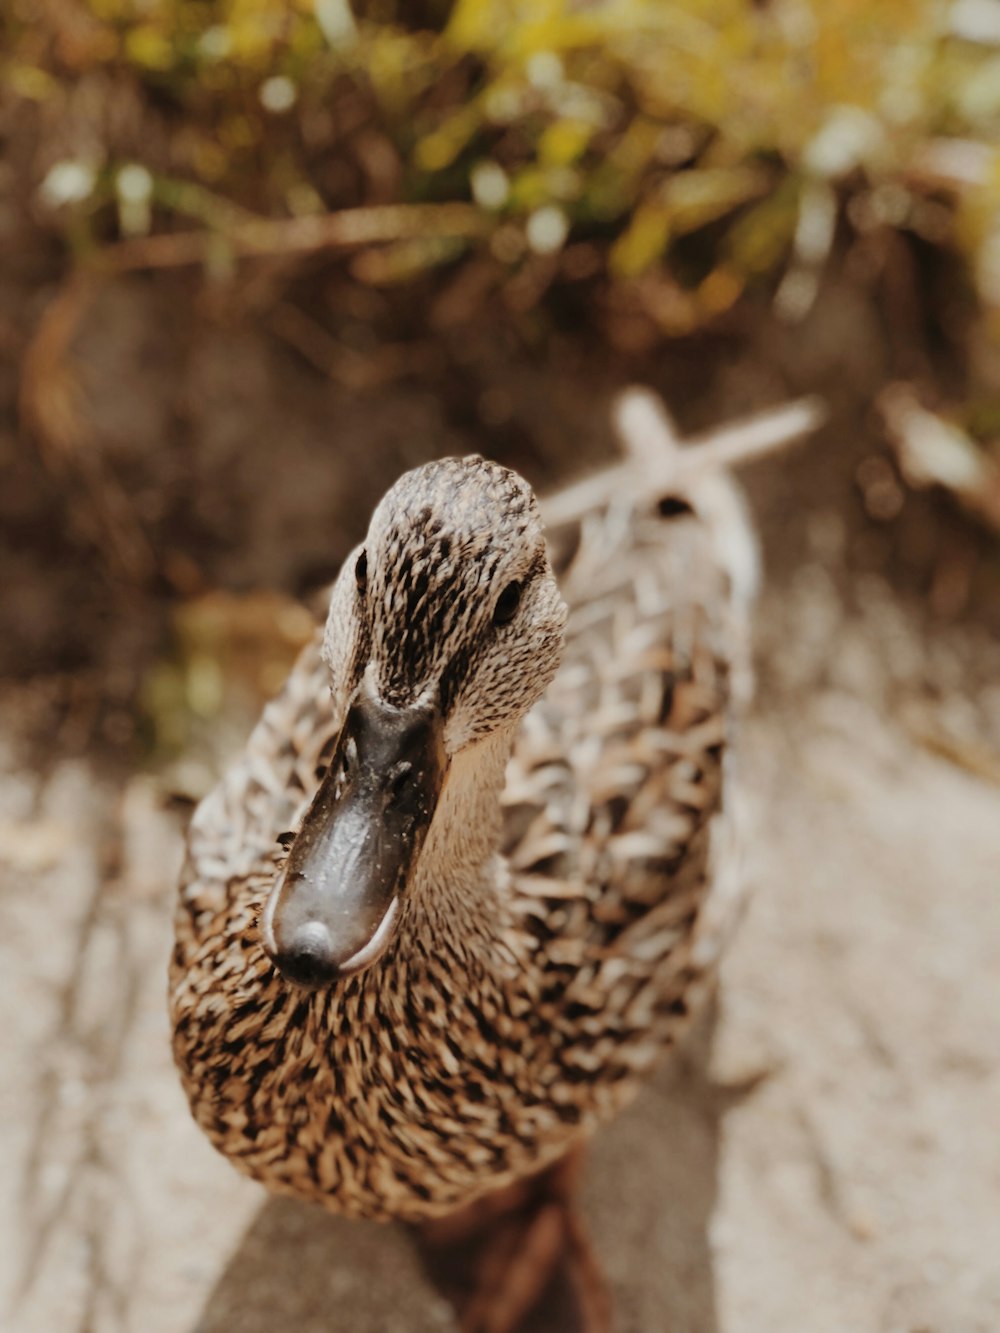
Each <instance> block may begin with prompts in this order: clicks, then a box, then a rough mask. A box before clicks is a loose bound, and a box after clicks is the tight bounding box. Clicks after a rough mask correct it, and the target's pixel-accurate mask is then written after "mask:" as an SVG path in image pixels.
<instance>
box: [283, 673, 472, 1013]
mask: <svg viewBox="0 0 1000 1333" xmlns="http://www.w3.org/2000/svg"><path fill="white" fill-rule="evenodd" d="M446 769H447V760H446V758H445V752H444V744H443V724H442V720H441V717H440V714H439V713H437V712H436V711H434V710H431V709H427V708H409V709H399V708H392V707H390V706H389V705H387V704H383V703H380V702H378V701H376V700H372V699H369V698H361V699H359V700H358V701H357V702H355V703H354V704H353V706H352V707H351V709H350V711H349V712H348V715H347V719H346V721H345V723H344V727H343V730H342V732H341V734H340V738H339V741H338V743H337V749H336V751H335V753H334V755H333V759H332V760H331V763H330V767H329V769H328V770H327V773H326V775H325V776H324V778H323V780H322V782H321V784H320V788H319V791H318V792H317V793H316V796H315V798H314V799H313V802H312V805H310V807H309V809H308V811H307V812H306V815H305V818H304V819H303V821H302V827H301V828H300V829H299V831H298V833H297V834H296V836H295V839H294V841H293V842H292V845H291V847H290V849H289V854H288V861H287V863H286V865H285V868H284V870H283V872H282V874H281V877H280V879H279V881H278V883H277V884H276V885H275V887H274V889H273V891H272V893H271V896H270V898H269V899H268V902H267V905H266V907H265V909H264V914H263V917H262V920H261V930H262V936H263V943H264V948H265V950H266V952H267V953H268V955H269V956H270V957H271V959H272V961H273V962H274V964H275V966H276V967H277V968H278V971H279V972H280V973H281V974H282V976H283V977H285V978H286V980H288V981H292V982H294V983H296V984H297V985H300V986H307V987H317V986H324V985H328V984H330V983H331V982H334V981H336V980H337V979H338V978H340V977H346V976H351V975H352V974H353V973H355V972H361V971H363V970H364V969H365V968H367V967H370V966H371V964H372V963H374V962H375V961H376V959H378V958H379V957H381V955H382V954H383V953H384V952H385V950H386V949H387V948H388V947H389V944H390V943H391V942H392V939H393V937H394V935H395V931H396V927H397V924H398V920H399V910H400V900H401V898H402V895H403V894H404V893H405V890H406V884H407V882H408V880H409V877H410V874H411V871H412V869H413V867H414V865H415V863H416V859H417V857H418V856H419V855H420V849H421V847H422V846H423V842H424V839H425V838H426V836H427V831H428V829H429V828H430V825H431V821H432V819H433V818H434V811H435V809H436V808H437V803H438V798H439V796H440V794H441V788H442V785H443V783H444V776H445V772H446Z"/></svg>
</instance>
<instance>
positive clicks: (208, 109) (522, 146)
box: [2, 0, 1000, 333]
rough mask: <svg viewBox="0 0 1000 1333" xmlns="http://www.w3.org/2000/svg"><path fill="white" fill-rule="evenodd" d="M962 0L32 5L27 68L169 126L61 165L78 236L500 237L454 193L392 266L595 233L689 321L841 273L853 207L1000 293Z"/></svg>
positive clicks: (61, 103)
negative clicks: (361, 218) (954, 2)
mask: <svg viewBox="0 0 1000 1333" xmlns="http://www.w3.org/2000/svg"><path fill="white" fill-rule="evenodd" d="M960 11H961V14H962V15H966V16H967V15H969V14H970V13H972V14H973V16H974V11H975V0H972V3H971V4H970V3H966V4H965V5H964V6H952V7H948V6H943V5H942V4H941V3H939V2H938V0H772V3H768V4H760V3H752V0H605V2H604V3H600V0H597V2H595V3H589V4H581V3H579V0H457V2H456V3H455V4H454V5H453V6H451V8H450V12H448V6H447V5H444V4H441V3H438V4H434V3H425V4H423V5H421V4H413V3H404V2H403V0H399V3H398V4H396V5H393V4H391V3H388V0H386V3H382V4H377V3H369V4H367V5H363V6H360V7H359V11H358V13H357V14H356V15H355V14H354V13H352V11H351V10H350V9H349V8H348V5H347V0H83V3H82V4H78V5H77V6H76V7H74V8H73V10H72V21H70V20H69V19H68V18H67V17H66V12H65V10H64V7H63V6H62V5H60V6H59V7H52V8H51V9H49V8H46V9H44V10H43V11H42V12H43V13H44V14H46V15H48V17H47V18H44V19H39V18H38V17H37V14H36V8H35V3H34V0H20V4H19V5H18V4H16V3H15V5H14V6H13V8H12V11H11V15H10V16H8V17H7V18H6V19H5V20H4V21H3V24H4V27H5V28H6V31H5V32H3V33H2V36H3V38H4V41H3V49H4V50H5V51H6V52H7V53H8V54H7V56H6V59H5V68H4V71H3V72H4V84H5V86H6V89H7V97H8V99H15V100H20V101H23V102H27V103H31V102H34V103H37V104H39V105H41V106H42V107H43V108H45V110H46V112H47V113H48V114H49V115H50V116H54V117H55V118H58V117H59V115H60V113H61V114H63V115H64V116H66V117H69V118H70V119H71V118H72V114H73V108H74V107H75V106H76V105H78V103H79V91H80V88H81V87H82V86H83V85H85V84H88V83H89V84H91V85H93V86H94V87H98V88H99V89H100V90H102V91H101V92H100V96H103V97H104V98H106V99H107V100H108V101H109V102H110V103H113V102H114V101H115V99H122V98H125V97H126V96H128V97H131V98H132V99H133V101H134V103H135V105H136V106H137V107H138V108H139V109H140V110H139V114H140V116H148V118H149V121H150V124H151V125H153V126H154V127H155V132H151V133H150V134H149V135H148V136H144V134H143V133H142V132H141V131H140V130H138V129H136V127H135V126H134V125H133V127H132V128H133V131H134V132H133V133H131V134H129V133H123V132H122V131H121V129H120V128H116V126H115V119H116V118H115V116H114V114H113V113H111V112H109V114H108V115H106V116H105V117H104V123H103V124H102V126H101V133H99V134H97V135H96V136H95V134H94V133H88V134H87V135H86V136H85V137H84V138H83V139H81V142H80V144H79V145H78V146H77V147H76V148H75V149H73V151H72V152H71V153H70V154H68V155H66V156H64V157H63V158H62V159H61V160H60V161H59V162H57V163H54V164H53V168H52V170H50V171H49V174H48V175H47V176H46V177H45V179H44V181H42V182H40V185H41V191H42V200H43V202H44V203H46V204H47V205H48V208H49V217H50V220H51V225H52V226H53V227H56V228H59V229H61V230H62V231H63V233H64V234H65V235H66V236H67V238H70V239H72V242H73V244H74V245H75V246H77V247H78V248H79V247H82V248H84V249H86V248H88V247H91V248H94V247H96V248H97V249H98V251H99V250H100V249H101V247H104V246H107V245H108V244H113V243H114V242H115V241H116V239H118V238H119V237H120V236H121V235H123V234H124V235H126V236H131V237H133V238H134V237H141V236H143V235H144V234H146V233H147V232H153V233H157V232H169V231H171V230H176V229H178V228H181V227H188V228H189V227H191V226H192V225H193V226H195V227H196V228H202V229H207V230H209V231H211V232H212V233H213V235H215V236H216V237H217V238H218V239H219V242H220V243H221V244H223V245H224V244H225V241H226V237H227V235H229V234H230V233H231V232H232V230H233V228H234V227H238V226H239V224H240V220H241V219H244V220H245V219H246V218H247V217H248V216H250V215H254V216H260V215H263V216H267V217H271V218H281V217H289V218H295V217H301V216H304V215H305V216H307V215H310V214H317V215H321V214H324V213H327V212H329V211H333V210H338V209H343V208H346V207H358V206H364V205H372V204H386V203H397V202H406V203H410V204H428V203H439V202H448V201H472V202H473V203H474V204H475V205H476V206H477V207H478V209H479V210H480V212H481V214H482V218H483V225H482V227H481V228H479V229H478V233H477V234H474V235H472V236H470V237H468V238H466V239H465V240H464V241H462V240H460V241H457V242H456V239H455V237H454V236H453V235H447V236H442V235H439V234H437V233H436V223H435V220H434V215H433V214H429V215H428V222H427V226H426V232H425V235H424V236H423V238H422V240H423V241H424V242H426V244H422V243H421V237H419V236H416V237H415V236H414V235H412V234H407V236H406V237H405V238H401V239H400V246H401V247H402V249H401V251H400V255H399V263H398V264H394V263H393V262H390V261H384V260H378V261H375V262H369V263H367V264H362V265H361V266H360V268H359V270H358V271H359V274H360V276H361V278H362V280H371V281H387V280H395V281H405V280H407V279H408V278H409V277H411V276H412V275H413V274H414V273H419V272H420V271H421V269H422V268H424V267H427V266H429V265H433V264H440V263H446V262H453V261H454V259H455V257H456V255H457V254H458V253H460V252H461V251H463V249H465V250H466V251H468V250H469V249H470V248H471V249H472V250H473V251H474V252H476V253H483V254H490V255H492V258H493V260H494V261H495V262H497V263H499V264H500V265H501V266H502V267H504V268H506V269H509V270H517V269H519V268H521V267H522V266H523V265H524V264H525V263H530V262H538V261H539V259H542V260H547V259H548V258H549V257H551V256H559V255H563V254H569V253H570V251H571V250H573V248H574V247H576V248H577V250H579V248H580V247H584V248H585V249H586V250H587V255H586V256H584V259H585V260H586V262H583V261H581V260H580V255H579V254H578V255H577V259H578V262H577V269H579V270H580V271H587V272H599V273H603V274H604V275H605V276H606V277H607V279H608V280H609V281H610V282H612V283H618V284H625V285H628V284H636V283H643V282H646V283H647V284H648V283H649V282H652V283H653V284H654V286H656V284H659V286H657V287H656V291H657V292H658V295H657V296H656V297H655V299H652V300H651V302H647V304H648V305H649V308H650V309H652V310H653V311H654V312H656V318H657V320H658V322H659V324H660V326H661V327H662V329H663V331H664V332H667V333H673V332H684V331H687V330H688V329H690V328H691V327H695V326H697V325H698V324H700V323H702V322H704V321H705V320H707V319H711V318H712V317H714V316H715V315H716V314H717V313H718V312H719V311H720V310H724V309H726V308H728V306H730V305H731V304H732V303H733V302H734V301H736V300H737V299H738V298H739V296H740V294H741V293H742V292H743V291H744V290H745V289H746V287H747V286H748V284H753V283H756V282H760V281H770V282H772V283H775V284H777V283H778V280H779V279H780V278H781V276H782V275H784V276H785V277H786V278H787V277H788V275H789V273H791V274H793V275H794V274H795V273H796V272H798V273H800V275H801V273H806V274H808V273H810V272H814V271H816V270H817V269H819V268H820V267H821V266H822V264H823V262H824V260H825V258H826V255H827V253H828V252H829V249H830V246H831V244H832V238H833V235H834V229H835V224H836V223H837V220H838V218H840V217H843V216H844V213H845V210H846V216H847V218H848V219H849V224H850V225H851V226H852V227H853V228H854V229H855V230H859V231H863V230H865V229H866V228H867V229H870V230H873V229H877V228H879V227H884V226H890V227H895V228H903V229H910V230H912V231H915V232H917V233H919V234H922V235H924V236H925V238H926V239H927V240H929V241H931V242H932V243H933V244H935V245H946V246H953V247H955V248H957V249H958V250H960V251H961V252H962V253H964V254H965V255H966V256H967V257H968V259H969V261H970V266H971V272H972V275H973V278H974V280H975V281H976V282H977V283H978V290H979V294H980V297H981V299H982V300H983V302H984V303H985V304H986V306H987V307H989V308H993V307H995V306H1000V273H998V263H997V260H996V251H997V248H998V247H1000V240H998V236H1000V228H998V223H997V218H998V209H1000V166H998V163H1000V149H998V130H1000V54H997V48H994V47H992V46H990V45H989V44H988V43H987V42H985V41H983V40H979V39H978V38H979V37H980V36H981V34H978V33H977V32H976V31H975V30H974V25H973V31H971V32H966V31H965V28H967V27H968V26H969V20H968V18H966V17H963V18H962V20H961V22H958V21H955V22H952V17H951V16H953V15H955V14H958V13H959V12H960ZM984 12H985V11H984ZM414 13H418V14H419V17H420V21H421V22H422V23H425V24H426V26H421V27H417V26H414V20H413V17H412V16H413V14H414ZM408 18H409V24H410V26H407V19H408ZM949 23H952V27H951V28H949V26H948V24H949ZM963 24H964V25H965V28H963ZM972 37H976V38H977V40H972V39H971V38H972ZM102 136H103V137H102ZM956 140H961V141H962V142H961V143H957V144H956V142H955V141H956ZM74 166H75V167H77V168H79V171H78V172H77V175H76V176H75V177H74V176H73V174H72V171H71V170H70V171H69V172H68V173H67V171H66V170H65V169H66V168H67V167H69V168H72V167H74ZM136 166H138V167H141V168H143V170H144V173H145V174H143V173H136V172H134V171H133V172H132V174H131V175H130V176H126V177H123V174H122V168H124V167H136ZM59 167H62V168H63V169H64V171H63V175H62V176H61V177H60V176H59V175H58V174H56V175H53V170H57V169H58V168H59ZM144 191H145V197H144ZM418 230H419V229H418ZM411 231H412V228H411ZM389 239H391V238H389ZM990 256H992V259H991V258H990ZM366 274H367V275H368V277H367V278H366V277H365V275H366ZM806 286H808V283H806ZM783 287H785V288H787V287H788V284H787V283H786V284H783ZM801 287H802V285H801V284H800V285H799V287H798V288H796V287H795V284H794V282H793V283H792V284H791V288H790V289H788V290H790V291H791V295H788V290H786V294H785V297H784V298H782V299H786V300H787V301H789V302H790V305H791V306H794V301H795V299H797V298H796V296H795V292H796V291H800V293H801ZM651 290H652V289H651ZM780 290H781V288H779V294H780ZM665 291H666V292H667V293H668V296H669V299H664V292H665Z"/></svg>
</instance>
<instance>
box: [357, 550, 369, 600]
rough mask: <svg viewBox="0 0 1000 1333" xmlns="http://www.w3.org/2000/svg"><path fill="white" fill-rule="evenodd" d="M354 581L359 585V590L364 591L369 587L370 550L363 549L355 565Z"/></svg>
mask: <svg viewBox="0 0 1000 1333" xmlns="http://www.w3.org/2000/svg"><path fill="white" fill-rule="evenodd" d="M354 582H355V583H356V584H357V585H358V592H364V590H365V589H366V588H367V587H368V552H367V551H365V550H362V552H361V554H360V555H359V556H358V560H357V564H356V565H355V566H354Z"/></svg>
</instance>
